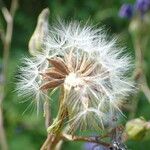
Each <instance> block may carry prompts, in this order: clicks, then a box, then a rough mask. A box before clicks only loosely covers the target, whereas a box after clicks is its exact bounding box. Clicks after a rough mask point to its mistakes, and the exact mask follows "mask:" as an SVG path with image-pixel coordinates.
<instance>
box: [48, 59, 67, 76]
mask: <svg viewBox="0 0 150 150" xmlns="http://www.w3.org/2000/svg"><path fill="white" fill-rule="evenodd" d="M48 61H49V63H50V64H52V65H53V67H55V68H56V69H57V70H59V72H61V73H63V74H68V73H69V70H68V68H67V66H66V65H65V63H64V61H63V60H62V59H61V58H58V57H57V59H48Z"/></svg>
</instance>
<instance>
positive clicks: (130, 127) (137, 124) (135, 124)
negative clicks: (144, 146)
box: [125, 118, 147, 140]
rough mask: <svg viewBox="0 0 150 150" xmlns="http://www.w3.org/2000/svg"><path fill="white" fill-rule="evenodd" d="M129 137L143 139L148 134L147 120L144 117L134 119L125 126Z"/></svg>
mask: <svg viewBox="0 0 150 150" xmlns="http://www.w3.org/2000/svg"><path fill="white" fill-rule="evenodd" d="M125 131H126V133H127V136H128V139H132V140H141V139H143V138H144V136H145V134H146V131H147V129H146V121H145V120H144V119H143V118H137V119H133V120H131V121H129V122H127V124H126V126H125Z"/></svg>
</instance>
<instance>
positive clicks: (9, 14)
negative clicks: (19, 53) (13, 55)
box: [0, 0, 18, 150]
mask: <svg viewBox="0 0 150 150" xmlns="http://www.w3.org/2000/svg"><path fill="white" fill-rule="evenodd" d="M0 4H1V11H2V14H3V16H4V19H5V21H6V23H7V27H6V32H5V33H4V35H3V37H2V42H3V70H2V77H3V83H2V92H1V97H0V98H1V99H0V143H1V148H2V150H7V149H8V145H7V140H6V135H5V130H4V126H3V111H2V110H3V109H2V101H3V100H4V97H5V93H6V92H5V88H6V85H7V72H8V61H9V51H10V46H11V41H12V33H13V19H14V15H15V12H16V9H17V6H18V0H12V2H11V8H10V11H9V10H8V9H7V8H6V7H5V6H4V3H3V1H2V0H0Z"/></svg>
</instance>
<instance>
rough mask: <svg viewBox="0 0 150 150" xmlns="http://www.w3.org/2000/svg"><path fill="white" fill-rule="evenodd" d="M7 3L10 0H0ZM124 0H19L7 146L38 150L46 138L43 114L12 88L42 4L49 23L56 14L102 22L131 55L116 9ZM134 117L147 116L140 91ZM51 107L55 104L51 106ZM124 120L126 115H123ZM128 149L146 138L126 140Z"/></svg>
mask: <svg viewBox="0 0 150 150" xmlns="http://www.w3.org/2000/svg"><path fill="white" fill-rule="evenodd" d="M4 2H5V4H6V6H7V7H8V8H9V7H10V3H11V1H10V0H5V1H4ZM124 2H129V3H133V2H134V0H80V1H79V0H19V7H18V9H17V12H16V15H15V18H14V29H13V37H12V45H11V50H10V57H9V68H8V70H9V71H8V80H7V88H6V96H5V99H4V101H3V110H4V127H5V129H6V135H7V140H8V145H9V149H10V150H38V149H40V146H41V145H42V143H43V142H44V140H45V138H46V131H45V125H44V118H43V114H41V115H39V116H38V117H37V115H36V107H35V106H33V105H32V106H30V105H29V104H30V102H28V101H27V102H26V103H22V101H21V99H20V98H18V96H17V94H16V92H15V82H16V80H15V76H16V75H17V71H18V69H17V66H18V65H19V64H20V62H21V58H23V57H24V56H29V52H28V42H29V40H30V37H31V35H32V34H33V31H34V29H35V26H36V21H37V17H38V15H39V13H40V12H41V11H42V10H43V9H44V8H45V7H49V8H50V13H51V14H50V23H51V22H54V21H55V20H56V18H57V17H59V18H61V19H64V20H80V21H81V22H83V23H86V22H87V20H88V21H89V23H92V24H96V25H97V26H103V27H104V28H106V29H107V32H108V34H109V35H117V36H118V37H119V38H118V39H119V41H121V43H123V45H124V46H126V47H127V49H128V51H129V52H130V53H131V55H132V56H133V59H134V49H133V44H132V39H131V36H130V34H129V32H128V25H129V20H128V19H121V18H119V16H118V11H119V9H120V7H121V5H122V4H123V3H124ZM0 28H6V23H5V21H4V18H3V17H2V14H0ZM149 48H150V44H149V46H148V48H147V50H146V53H145V56H144V60H145V64H144V68H145V72H146V77H147V80H148V84H149V83H150V76H149V75H150V67H148V66H149V65H150V59H149V58H150V50H149ZM2 50H3V47H2V43H1V42H0V63H1V62H2V56H3V51H2ZM137 98H139V99H140V101H139V104H138V109H137V111H136V116H135V117H140V116H143V117H144V118H145V119H146V120H150V104H149V102H148V101H147V100H146V97H145V96H144V95H143V93H139V95H138V96H137ZM54 100H55V98H54ZM53 110H55V108H53ZM124 120H125V121H127V118H125V119H124ZM82 144H83V143H79V142H77V143H71V142H65V143H64V145H63V149H64V150H71V149H72V150H78V149H83V148H82V147H83V145H82ZM127 145H128V147H129V149H131V150H148V149H150V137H149V139H148V140H142V141H140V142H139V141H128V142H127Z"/></svg>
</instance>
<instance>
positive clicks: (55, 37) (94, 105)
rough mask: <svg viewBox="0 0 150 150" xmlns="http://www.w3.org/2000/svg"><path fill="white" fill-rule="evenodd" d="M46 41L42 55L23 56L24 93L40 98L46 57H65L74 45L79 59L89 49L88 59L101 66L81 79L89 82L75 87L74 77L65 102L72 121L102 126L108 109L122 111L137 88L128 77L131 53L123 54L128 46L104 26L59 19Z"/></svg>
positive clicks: (21, 84)
mask: <svg viewBox="0 0 150 150" xmlns="http://www.w3.org/2000/svg"><path fill="white" fill-rule="evenodd" d="M43 43H44V44H43V45H44V46H43V51H42V52H41V53H40V54H39V55H37V56H36V57H34V58H26V59H24V66H23V67H21V69H20V71H21V75H20V76H19V82H18V84H17V88H18V91H19V94H20V95H21V96H27V97H28V96H30V97H33V96H35V97H36V98H37V97H38V99H39V98H41V97H43V96H44V93H43V92H42V91H41V90H40V86H41V84H42V83H43V81H42V77H41V75H40V72H44V70H45V69H47V68H48V67H50V66H49V65H48V61H47V58H54V59H55V57H56V56H60V57H61V58H62V59H63V57H64V55H65V54H66V53H69V51H70V50H71V49H74V51H73V54H74V55H75V56H76V57H77V59H79V60H80V59H81V57H82V55H83V54H84V53H86V57H87V59H93V60H94V61H95V62H96V64H99V65H100V66H101V67H100V68H98V69H97V70H95V73H94V74H95V76H87V77H81V79H80V80H81V81H83V78H84V81H85V80H88V81H90V82H81V83H79V84H82V86H81V85H80V87H79V88H77V89H75V88H74V89H72V84H74V83H75V81H71V83H70V85H71V87H70V88H67V90H68V89H69V90H70V91H69V96H68V98H67V99H66V104H67V107H68V111H69V115H70V116H69V118H70V120H69V122H71V124H72V125H73V126H78V127H81V128H85V127H86V126H88V127H92V126H93V127H95V126H101V127H102V126H103V120H104V118H105V119H106V118H108V116H109V112H111V113H112V110H115V111H120V106H119V105H120V104H121V103H123V100H124V99H125V98H126V97H127V96H129V95H130V94H132V93H133V92H134V83H133V82H132V80H131V79H130V77H128V72H129V71H130V69H131V68H132V67H133V66H132V61H131V57H130V56H129V55H127V54H123V53H124V50H125V49H124V48H121V47H119V46H117V44H116V43H117V40H116V39H112V40H110V41H109V40H107V35H106V34H105V32H104V30H102V29H95V28H94V27H90V26H87V25H85V26H82V25H80V23H78V22H71V23H68V24H67V23H66V24H65V23H60V24H59V25H57V26H51V27H50V29H49V33H48V34H47V36H46V37H45V39H44V41H43ZM102 69H103V70H104V71H102ZM72 73H73V72H72ZM71 77H72V76H71ZM71 77H70V78H69V76H68V77H66V79H67V80H65V81H66V82H65V83H67V84H65V83H64V84H65V86H66V87H68V84H69V83H68V82H69V80H70V79H74V80H75V77H74V76H73V77H72V78H71ZM80 80H79V79H78V81H80ZM77 83H78V82H77ZM65 86H64V87H65ZM76 86H78V85H76ZM95 89H97V90H95ZM37 95H38V96H37ZM39 95H42V96H39ZM37 101H39V100H37ZM83 101H84V102H83ZM86 101H87V102H86ZM85 103H88V104H85ZM92 120H93V121H94V124H93V122H92ZM96 123H97V124H96ZM92 124H93V125H92Z"/></svg>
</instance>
